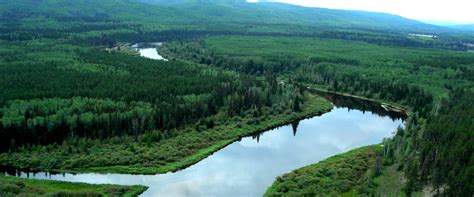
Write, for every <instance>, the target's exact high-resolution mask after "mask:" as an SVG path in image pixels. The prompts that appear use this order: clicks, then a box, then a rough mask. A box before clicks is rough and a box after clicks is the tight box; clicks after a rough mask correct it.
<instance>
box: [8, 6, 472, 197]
mask: <svg viewBox="0 0 474 197" xmlns="http://www.w3.org/2000/svg"><path fill="white" fill-rule="evenodd" d="M92 8H94V9H92ZM418 34H426V35H436V36H432V37H419V36H416V35H418ZM152 42H162V43H164V44H163V45H162V46H160V47H158V48H157V52H159V53H160V54H161V55H162V56H163V57H165V58H166V59H167V61H159V60H158V61H157V60H153V59H148V58H144V57H141V56H140V55H139V53H138V52H137V51H135V49H133V47H131V46H132V44H135V43H152ZM473 43H474V32H472V31H468V30H461V29H454V28H448V27H441V26H435V25H428V24H425V23H421V22H418V21H414V20H410V19H406V18H402V17H398V16H395V15H389V14H383V13H370V12H362V11H360V12H359V11H343V10H330V9H319V8H305V7H299V6H291V5H287V4H280V3H247V2H246V1H244V0H217V1H210V0H209V1H208V0H204V1H197V0H196V1H195V0H189V1H188V0H179V1H169V2H168V1H162V0H101V1H93V0H78V1H73V0H15V1H8V0H0V167H2V168H14V169H22V170H39V171H56V172H76V173H88V172H100V173H123V174H157V173H167V172H174V171H177V170H180V169H184V168H186V167H188V166H191V165H193V164H195V163H197V162H199V161H201V160H203V159H205V158H206V157H208V156H209V155H211V154H213V153H214V152H216V151H219V150H220V149H222V148H224V147H226V146H227V145H229V144H231V143H233V142H235V141H239V140H241V139H242V138H243V137H246V136H252V135H255V134H259V133H260V132H263V131H266V130H269V129H273V128H276V127H278V126H282V125H286V124H289V123H294V121H297V120H300V119H304V118H309V117H312V116H314V115H321V114H323V113H325V112H328V111H330V110H331V109H332V108H333V106H332V104H331V103H330V101H328V100H326V99H324V98H322V97H320V96H318V95H316V94H313V93H312V91H308V90H310V89H313V90H317V91H323V92H332V93H340V94H346V95H352V96H356V97H358V98H363V99H366V100H371V101H373V102H377V103H380V104H383V105H386V104H389V105H390V106H395V108H396V110H399V109H401V110H400V111H403V112H404V113H406V114H405V115H407V119H406V120H405V122H404V126H403V127H400V128H398V130H397V132H396V134H394V136H393V137H392V138H387V139H385V140H383V142H382V141H381V142H380V143H381V145H373V146H369V147H364V148H361V149H357V150H353V151H350V152H347V153H344V154H343V155H341V156H335V157H331V158H329V159H328V160H326V161H323V162H320V163H317V164H313V165H310V166H307V167H304V168H302V169H294V170H295V171H293V172H289V173H288V174H285V175H282V176H279V177H278V178H277V179H276V180H275V182H274V183H273V185H271V186H270V185H268V186H269V189H268V190H267V192H266V193H265V195H266V196H294V195H303V196H320V195H328V194H330V195H335V196H339V195H345V194H349V195H356V196H357V195H372V196H380V195H384V194H386V193H392V192H393V194H400V195H408V196H409V195H413V196H417V195H426V194H431V195H440V196H472V195H474V188H473V186H474V182H473V178H472V177H474V160H473V158H474V156H473V151H474V118H473V117H474V108H473V107H474V102H473V97H474V53H472V51H473V48H472V46H474V44H473ZM302 172H304V173H302ZM328 172H331V173H328ZM339 175H340V176H339ZM394 176H401V177H403V178H402V179H403V180H405V181H400V182H398V183H397V184H399V187H398V186H397V187H395V186H393V185H387V184H386V182H387V180H388V179H389V178H390V177H394ZM323 183H324V184H325V185H324V184H323ZM68 184H71V185H68ZM68 184H65V183H64V184H63V183H62V182H54V181H53V182H42V181H32V180H28V179H20V178H15V177H9V176H4V174H0V196H3V195H4V194H5V196H21V195H33V196H35V195H57V196H64V195H65V196H68V195H79V196H123V195H125V196H129V195H131V196H137V195H139V194H140V193H141V192H143V191H144V190H145V189H146V187H143V186H133V187H132V186H130V187H128V186H127V187H126V186H116V185H100V186H99V187H96V188H94V187H93V186H91V185H87V184H79V185H75V184H74V183H68ZM58 185H59V186H58ZM68 188H69V189H68ZM70 188H84V189H77V190H71V189H70ZM427 191H428V192H427Z"/></svg>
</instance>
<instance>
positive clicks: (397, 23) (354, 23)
mask: <svg viewBox="0 0 474 197" xmlns="http://www.w3.org/2000/svg"><path fill="white" fill-rule="evenodd" d="M145 3H147V4H145ZM0 10H3V11H2V13H3V14H2V15H3V16H6V15H8V13H11V12H15V11H21V12H22V13H23V15H22V16H20V17H27V16H28V15H30V16H32V15H34V16H38V15H43V16H44V14H41V13H45V14H47V15H50V14H49V13H54V15H50V16H47V17H40V18H36V19H34V20H50V19H52V18H54V17H64V16H69V17H71V16H78V15H79V16H80V15H85V16H97V15H105V16H109V17H110V19H114V20H133V22H142V23H148V24H151V25H153V26H159V25H166V26H182V27H188V28H189V27H196V26H198V27H200V28H206V27H207V28H209V27H212V28H213V29H216V28H222V29H225V28H231V29H235V27H236V26H238V27H239V28H240V29H241V30H243V31H274V29H278V30H282V29H283V30H286V31H295V28H294V27H291V26H288V25H299V27H298V28H299V30H298V31H315V30H316V31H318V30H322V29H347V28H350V29H354V28H355V29H361V30H390V31H404V32H416V33H433V32H437V33H440V32H445V31H450V30H449V29H448V28H445V27H439V26H435V25H429V24H425V23H422V22H419V21H416V20H411V19H406V18H403V17H400V16H396V15H391V14H384V13H374V12H364V11H347V10H333V9H324V8H308V7H302V6H296V5H290V4H284V3H271V2H261V3H247V2H246V1H244V0H217V1H215V0H212V1H211V0H173V1H164V0H102V1H93V0H81V1H74V2H73V3H70V2H69V1H65V0H56V1H53V0H18V1H15V2H14V3H13V2H12V1H5V2H3V3H2V6H0ZM32 10H34V11H32ZM30 21H31V20H30ZM283 24H285V25H283ZM272 29H273V30H272Z"/></svg>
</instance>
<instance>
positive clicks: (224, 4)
mask: <svg viewBox="0 0 474 197" xmlns="http://www.w3.org/2000/svg"><path fill="white" fill-rule="evenodd" d="M140 1H142V2H146V3H151V4H156V5H166V6H172V7H175V8H178V9H180V8H181V9H183V8H184V9H186V8H193V9H192V10H190V11H191V13H192V14H198V15H200V16H202V14H207V15H211V16H212V15H215V16H216V17H219V16H220V17H222V18H220V19H221V20H225V19H226V17H230V16H232V18H231V19H232V20H235V19H237V18H238V19H239V20H243V21H247V22H252V21H253V22H256V23H258V22H265V23H289V24H302V25H310V26H318V27H338V28H367V29H392V30H403V31H424V32H435V31H438V32H439V31H443V30H446V29H445V28H443V27H439V26H435V25H430V24H425V23H422V22H419V21H416V20H411V19H407V18H403V17H401V16H397V15H392V14H385V13H375V12H365V11H351V10H334V9H325V8H310V7H302V6H297V5H291V4H285V3H277V2H264V1H259V2H258V3H248V2H246V1H244V0H218V1H209V0H175V1H163V0H140ZM236 11H238V12H236ZM216 12H217V13H220V14H217V15H216ZM235 14H236V15H235Z"/></svg>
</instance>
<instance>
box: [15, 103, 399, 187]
mask: <svg viewBox="0 0 474 197" xmlns="http://www.w3.org/2000/svg"><path fill="white" fill-rule="evenodd" d="M401 124H402V120H401V119H395V120H394V119H392V118H390V117H387V116H381V115H379V114H377V113H373V112H370V111H369V112H366V111H361V110H351V109H349V108H344V107H342V108H335V109H333V110H332V111H331V112H329V113H326V114H324V115H322V116H320V117H314V118H310V119H306V120H301V121H299V122H294V123H293V124H290V125H287V126H283V127H280V128H277V129H273V130H271V131H268V132H264V133H260V134H259V135H256V136H254V137H247V138H243V139H242V140H241V141H238V142H235V143H232V144H231V145H229V146H227V147H226V148H224V149H222V150H220V151H218V152H216V153H215V154H214V155H212V156H210V157H208V158H207V159H204V160H203V161H201V162H199V163H197V164H195V165H193V166H191V167H189V168H186V169H184V170H181V171H178V172H175V173H168V174H161V175H121V174H94V173H89V174H78V175H73V174H67V173H63V174H51V173H44V172H39V173H24V172H21V171H16V170H14V171H15V173H14V175H16V176H19V177H26V178H35V179H52V180H63V181H73V182H86V183H111V184H121V185H135V184H141V185H147V186H149V187H150V188H149V189H148V190H147V191H146V192H145V193H144V194H143V196H261V195H262V194H263V193H264V192H265V190H266V188H267V187H268V186H269V185H271V183H272V182H273V181H274V180H275V178H276V177H277V176H279V175H282V174H284V173H286V172H290V171H292V170H294V169H296V168H300V167H303V166H306V165H309V164H312V163H315V162H318V161H321V160H323V159H325V158H327V157H329V156H332V155H335V154H338V153H341V152H345V151H348V150H350V149H353V148H355V147H360V146H364V145H369V144H376V143H380V142H381V141H382V139H383V138H386V137H390V136H391V133H392V132H393V131H394V130H395V129H396V128H397V127H398V126H399V125H401ZM10 172H12V171H10Z"/></svg>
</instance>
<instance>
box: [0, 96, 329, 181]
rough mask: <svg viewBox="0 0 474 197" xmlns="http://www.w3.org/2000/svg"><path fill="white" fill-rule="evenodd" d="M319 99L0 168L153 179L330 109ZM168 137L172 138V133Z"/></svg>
mask: <svg viewBox="0 0 474 197" xmlns="http://www.w3.org/2000/svg"><path fill="white" fill-rule="evenodd" d="M331 108H332V105H331V103H329V102H328V101H326V100H324V99H323V98H320V97H316V96H311V95H310V96H309V98H308V101H307V102H305V104H304V106H303V107H302V111H300V112H290V111H284V112H281V113H269V114H267V115H264V116H260V117H257V118H255V117H252V116H251V115H248V116H244V117H234V118H232V119H230V120H226V122H221V123H216V125H215V126H214V127H213V128H211V129H206V130H203V131H196V130H195V129H194V128H185V129H184V131H181V133H179V134H178V135H175V136H174V137H171V138H167V139H162V140H160V141H158V142H150V141H148V140H147V139H150V138H151V139H152V138H153V137H154V136H153V133H149V134H145V135H151V137H150V136H148V137H147V136H139V137H116V138H112V139H109V140H104V141H98V140H95V141H94V140H92V141H87V142H86V141H85V140H79V141H78V142H77V145H76V146H75V147H66V145H49V146H42V147H41V146H35V147H30V148H29V149H26V148H25V149H20V150H18V151H15V152H9V153H3V154H0V163H2V164H3V165H7V166H12V167H16V168H22V169H33V170H43V171H58V172H83V173H84V172H99V173H134V174H156V173H166V172H170V171H176V170H180V169H183V168H186V167H188V166H190V165H192V164H195V163H197V162H199V161H200V160H202V159H204V158H206V157H207V156H209V155H211V154H213V153H214V152H216V151H218V150H220V149H222V148H224V147H225V146H227V145H228V144H230V143H232V142H234V141H236V140H239V139H240V138H242V137H245V136H249V135H252V134H255V133H259V132H262V131H266V130H269V129H272V128H275V127H278V126H282V125H286V124H289V123H291V122H293V121H296V120H299V119H303V118H308V117H311V116H315V115H319V114H322V113H324V112H327V111H329V110H331ZM170 135H171V134H170Z"/></svg>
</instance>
